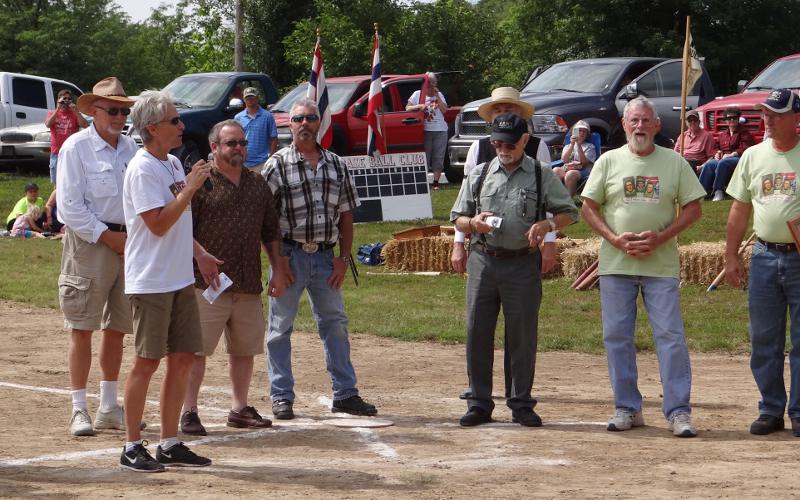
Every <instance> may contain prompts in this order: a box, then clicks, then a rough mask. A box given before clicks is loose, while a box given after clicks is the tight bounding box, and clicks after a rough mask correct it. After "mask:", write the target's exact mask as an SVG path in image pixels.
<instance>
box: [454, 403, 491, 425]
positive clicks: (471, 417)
mask: <svg viewBox="0 0 800 500" xmlns="http://www.w3.org/2000/svg"><path fill="white" fill-rule="evenodd" d="M491 421H492V414H491V413H489V412H488V411H486V410H484V409H483V408H480V407H478V406H473V407H472V408H470V409H469V411H468V412H467V413H465V414H464V416H463V417H461V420H459V421H458V423H460V424H461V426H462V427H473V426H475V425H481V424H486V423H489V422H491Z"/></svg>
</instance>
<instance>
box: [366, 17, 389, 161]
mask: <svg viewBox="0 0 800 500" xmlns="http://www.w3.org/2000/svg"><path fill="white" fill-rule="evenodd" d="M381 111H383V89H382V87H381V53H380V49H379V46H378V30H377V28H376V29H375V44H374V48H373V52H372V82H371V83H370V86H369V102H368V103H367V123H368V124H369V126H368V127H367V155H368V156H376V157H377V156H380V155H381V154H386V141H385V138H384V137H383V126H382V124H381V115H380V112H381Z"/></svg>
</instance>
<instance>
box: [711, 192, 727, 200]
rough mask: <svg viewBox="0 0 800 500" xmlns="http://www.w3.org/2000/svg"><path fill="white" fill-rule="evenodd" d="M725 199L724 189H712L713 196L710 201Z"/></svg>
mask: <svg viewBox="0 0 800 500" xmlns="http://www.w3.org/2000/svg"><path fill="white" fill-rule="evenodd" d="M724 199H725V191H723V190H721V189H717V190H716V191H714V198H713V199H712V200H711V201H722V200H724Z"/></svg>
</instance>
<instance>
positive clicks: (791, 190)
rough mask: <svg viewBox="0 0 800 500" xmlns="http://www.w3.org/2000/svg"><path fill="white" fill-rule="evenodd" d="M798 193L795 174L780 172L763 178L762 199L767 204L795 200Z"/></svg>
mask: <svg viewBox="0 0 800 500" xmlns="http://www.w3.org/2000/svg"><path fill="white" fill-rule="evenodd" d="M796 192H797V174H796V173H795V172H778V173H775V174H766V175H762V176H761V198H762V199H763V200H764V201H765V202H766V203H777V202H781V201H791V200H794V199H795V194H796Z"/></svg>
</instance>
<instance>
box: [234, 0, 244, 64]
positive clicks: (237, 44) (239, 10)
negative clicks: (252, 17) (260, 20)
mask: <svg viewBox="0 0 800 500" xmlns="http://www.w3.org/2000/svg"><path fill="white" fill-rule="evenodd" d="M243 11H244V9H243V7H242V0H236V21H235V24H236V26H234V35H233V40H234V41H233V68H234V70H235V71H244V55H243V50H242V19H243V18H244V12H243Z"/></svg>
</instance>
